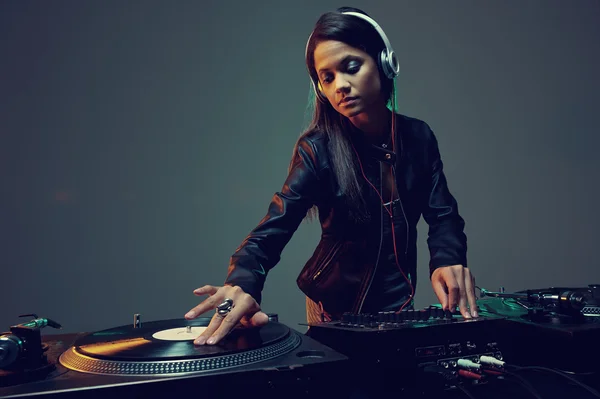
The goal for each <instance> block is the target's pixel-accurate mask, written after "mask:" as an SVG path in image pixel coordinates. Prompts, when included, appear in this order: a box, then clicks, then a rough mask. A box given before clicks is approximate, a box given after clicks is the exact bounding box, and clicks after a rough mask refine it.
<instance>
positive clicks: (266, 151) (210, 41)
mask: <svg viewBox="0 0 600 399" xmlns="http://www.w3.org/2000/svg"><path fill="white" fill-rule="evenodd" d="M342 5H350V6H356V7H360V8H363V9H365V10H366V11H367V12H369V13H370V14H371V15H372V16H373V17H374V18H375V19H376V20H378V21H379V23H380V24H381V25H382V27H383V28H384V29H385V31H386V32H387V34H388V36H389V38H390V40H391V42H392V44H393V46H394V47H395V50H396V51H397V53H398V54H399V58H400V61H401V75H400V78H399V84H398V86H399V101H400V106H401V110H402V112H403V113H405V114H407V115H410V116H414V117H417V118H421V119H424V120H426V121H427V122H428V123H429V124H430V125H431V126H432V128H433V129H434V131H435V132H436V134H437V136H438V139H439V143H440V148H441V152H442V157H443V160H444V162H445V170H446V173H447V175H448V179H449V182H450V188H451V190H452V192H453V193H454V194H455V196H456V197H457V199H458V201H459V206H460V208H459V209H460V211H461V212H462V215H463V216H464V218H465V219H466V222H467V234H468V238H469V248H470V249H469V262H470V265H471V267H472V270H473V272H474V274H475V275H476V277H477V283H478V285H480V286H483V287H486V288H489V289H496V288H498V287H499V286H504V287H506V289H507V290H509V291H514V290H520V289H525V288H536V287H544V286H551V285H584V284H588V283H598V282H600V269H599V267H598V266H599V265H598V259H597V254H598V244H597V242H598V226H599V225H600V217H599V212H598V201H599V199H598V194H599V189H598V171H599V166H600V159H599V157H598V155H597V151H598V144H599V141H600V140H599V137H598V104H599V98H598V93H599V92H600V78H599V75H600V74H599V71H600V55H599V51H598V50H599V47H598V41H599V39H600V24H599V23H598V21H600V2H599V1H597V0H588V1H586V0H575V1H562V0H547V1H541V0H527V1H523V0H510V1H474V0H473V1H467V0H460V1H419V2H417V1H393V2H392V1H387V0H380V1H377V0H369V1H355V2H354V3H350V4H344V3H339V2H337V1H335V2H334V1H323V0H319V1H294V2H290V1H271V2H267V1H262V2H261V1H254V2H247V1H238V2H237V4H236V3H235V2H234V3H233V4H232V2H230V1H224V2H220V1H219V2H217V1H212V2H205V1H202V2H201V1H146V0H144V1H141V0H139V1H87V2H83V1H36V2H34V1H23V0H12V1H8V0H5V1H2V2H0V190H1V191H0V192H1V196H0V269H1V272H0V301H1V302H0V303H1V304H2V306H1V307H0V330H6V329H7V328H8V327H9V325H10V324H12V323H15V322H17V321H18V318H17V315H18V314H21V313H32V312H35V313H38V314H39V315H42V316H45V317H50V318H53V319H56V320H57V321H58V322H60V323H62V324H63V325H64V331H66V332H74V331H93V330H99V329H104V328H110V327H114V326H118V325H123V324H128V323H130V322H131V320H132V315H133V314H134V313H141V314H142V320H145V321H149V320H158V319H171V318H180V317H183V315H184V313H185V312H186V311H187V310H188V309H190V308H191V307H192V306H194V305H196V304H197V303H198V299H197V298H196V297H194V296H193V295H192V290H193V289H194V288H196V287H199V286H201V285H203V284H220V283H221V282H222V281H223V279H224V277H225V274H226V271H227V264H228V260H229V256H230V255H231V254H232V252H233V251H234V249H235V248H236V247H237V246H238V245H239V243H240V242H241V241H242V239H243V238H244V237H245V236H246V234H247V233H248V232H249V231H250V230H251V229H252V228H253V227H254V226H255V225H256V223H257V222H258V221H259V220H260V219H261V218H262V217H263V216H264V214H265V212H266V210H267V206H268V203H269V200H270V199H271V196H272V195H273V193H274V192H275V191H277V190H279V189H280V188H281V185H282V183H283V181H284V179H285V176H286V169H287V166H288V162H289V159H290V156H291V152H292V147H293V145H294V142H295V140H296V139H297V137H298V135H299V134H300V132H301V129H302V127H303V125H304V123H305V115H304V113H305V109H306V105H307V98H308V88H309V80H308V77H307V73H306V69H305V66H304V60H303V57H304V47H305V44H306V39H307V37H308V35H309V33H310V31H311V29H312V27H313V25H314V23H315V22H316V19H317V18H318V16H319V15H320V14H321V13H322V12H325V11H329V10H333V9H335V8H336V7H339V6H342ZM426 228H427V226H426V224H424V223H421V225H420V241H419V256H420V260H419V268H420V269H419V270H420V271H421V276H422V277H423V278H421V279H420V284H419V286H418V290H417V301H416V304H417V306H418V307H422V306H426V305H429V304H430V303H434V302H435V301H436V299H435V296H434V295H433V292H432V290H431V287H430V285H429V281H428V279H427V278H425V276H426V270H427V263H428V253H427V248H426V244H425V238H426V234H427V229H426ZM319 232H320V230H319V226H318V224H302V225H301V226H300V228H299V230H298V231H297V233H296V235H295V236H294V237H293V239H292V241H291V242H290V244H289V245H288V246H287V248H286V249H285V251H284V253H283V257H282V260H281V262H280V263H279V265H278V266H277V267H276V268H275V269H274V270H273V271H272V273H271V274H270V275H269V277H268V280H267V285H266V289H265V292H264V302H263V307H264V309H265V311H267V312H273V313H277V314H279V316H280V320H281V321H283V322H284V323H286V324H288V325H290V326H292V327H297V328H298V329H299V330H301V331H302V330H303V329H304V327H302V326H299V325H298V324H299V323H302V322H304V320H305V311H304V297H303V295H302V293H301V292H300V291H299V289H298V288H297V287H296V285H295V279H296V275H297V273H298V272H299V271H300V269H301V267H302V265H303V264H304V262H305V261H306V260H307V259H308V257H309V256H310V255H311V253H312V251H313V249H314V246H315V245H316V243H317V241H318V238H319Z"/></svg>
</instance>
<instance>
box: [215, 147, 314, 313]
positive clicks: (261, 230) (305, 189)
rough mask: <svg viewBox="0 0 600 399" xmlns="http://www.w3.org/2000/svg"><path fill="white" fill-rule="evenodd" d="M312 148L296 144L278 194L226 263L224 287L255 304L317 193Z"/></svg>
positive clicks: (260, 298) (259, 300)
mask: <svg viewBox="0 0 600 399" xmlns="http://www.w3.org/2000/svg"><path fill="white" fill-rule="evenodd" d="M317 165H318V163H317V162H316V151H315V148H314V144H313V143H312V142H311V141H310V140H308V139H306V138H302V139H300V140H299V142H298V145H297V147H296V152H295V154H294V157H293V158H292V163H291V165H290V169H289V172H288V175H287V178H286V180H285V182H284V184H283V188H282V189H281V191H279V192H277V193H275V195H274V196H273V198H272V200H271V203H270V204H269V207H268V210H267V214H266V215H265V216H264V217H263V218H262V220H261V221H260V222H259V224H258V225H257V226H256V227H255V228H254V229H253V230H252V231H251V232H250V233H249V234H248V236H247V237H246V238H245V239H244V240H243V241H242V243H241V245H240V246H239V247H238V248H237V249H236V250H235V252H234V254H233V255H232V256H231V259H230V261H229V269H228V273H227V278H226V280H225V284H227V285H233V286H239V287H240V288H242V289H243V290H244V292H246V293H247V294H249V295H251V296H252V297H253V298H254V299H255V300H256V301H257V302H258V303H260V302H261V300H262V295H261V293H262V289H263V286H264V282H265V279H266V277H267V274H268V272H269V270H270V269H272V268H273V267H274V266H275V265H276V264H277V263H278V262H279V260H280V258H281V252H282V251H283V249H284V247H285V246H286V245H287V243H288V242H289V240H290V239H291V238H292V235H293V234H294V232H295V231H296V230H297V228H298V226H299V225H300V222H301V221H302V219H303V218H304V217H305V216H306V214H307V212H308V210H309V209H310V208H311V207H312V206H313V205H315V203H316V200H317V197H318V194H319V192H320V190H319V187H320V182H319V177H318V166H317Z"/></svg>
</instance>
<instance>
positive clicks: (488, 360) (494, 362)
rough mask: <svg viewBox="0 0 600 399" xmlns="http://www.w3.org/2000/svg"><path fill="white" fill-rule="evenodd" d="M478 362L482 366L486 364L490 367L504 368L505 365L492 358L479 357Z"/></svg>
mask: <svg viewBox="0 0 600 399" xmlns="http://www.w3.org/2000/svg"><path fill="white" fill-rule="evenodd" d="M479 362H480V363H482V364H488V365H490V366H496V367H504V365H505V364H506V363H505V362H503V361H502V360H498V359H496V358H495V357H492V356H480V357H479Z"/></svg>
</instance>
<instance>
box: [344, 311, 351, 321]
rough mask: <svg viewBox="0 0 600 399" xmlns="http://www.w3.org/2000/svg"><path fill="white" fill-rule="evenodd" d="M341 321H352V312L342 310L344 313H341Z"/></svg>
mask: <svg viewBox="0 0 600 399" xmlns="http://www.w3.org/2000/svg"><path fill="white" fill-rule="evenodd" d="M342 321H343V322H344V323H350V322H351V321H352V313H350V312H344V314H343V315H342Z"/></svg>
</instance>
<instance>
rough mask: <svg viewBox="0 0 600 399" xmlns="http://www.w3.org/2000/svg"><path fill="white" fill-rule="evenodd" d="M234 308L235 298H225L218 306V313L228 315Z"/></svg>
mask: <svg viewBox="0 0 600 399" xmlns="http://www.w3.org/2000/svg"><path fill="white" fill-rule="evenodd" d="M232 308H233V299H230V298H225V300H224V301H223V302H222V303H221V304H220V305H219V306H217V309H216V310H217V313H218V314H219V316H223V317H225V316H227V313H229V312H230V311H231V309H232Z"/></svg>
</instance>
